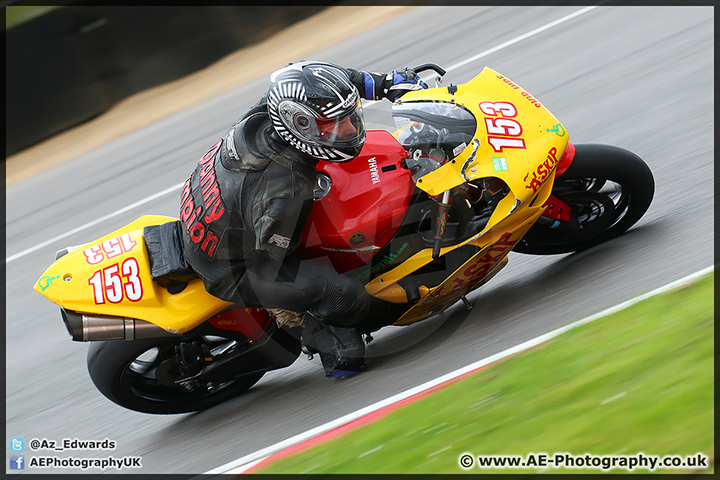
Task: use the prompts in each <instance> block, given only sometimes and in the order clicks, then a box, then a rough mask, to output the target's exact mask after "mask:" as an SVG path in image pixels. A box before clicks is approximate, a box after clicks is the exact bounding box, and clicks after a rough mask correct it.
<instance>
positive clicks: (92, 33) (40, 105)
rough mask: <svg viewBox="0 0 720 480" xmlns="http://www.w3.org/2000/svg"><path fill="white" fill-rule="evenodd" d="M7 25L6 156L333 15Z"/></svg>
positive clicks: (182, 10)
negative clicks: (303, 23) (138, 95)
mask: <svg viewBox="0 0 720 480" xmlns="http://www.w3.org/2000/svg"><path fill="white" fill-rule="evenodd" d="M3 3H4V6H6V7H7V8H5V15H6V22H5V24H6V29H7V31H6V37H5V38H6V40H5V41H6V45H7V48H6V52H7V53H6V55H7V56H6V82H7V83H6V88H7V92H8V95H7V96H6V101H7V107H6V108H7V110H6V121H7V123H6V125H7V127H6V135H7V143H6V147H5V149H6V150H5V153H6V155H12V154H14V153H17V152H18V151H20V150H22V149H25V148H27V147H29V146H31V145H33V144H36V143H38V142H40V141H42V140H45V139H47V138H49V137H51V136H52V135H55V134H57V133H59V132H61V131H63V130H65V129H67V128H70V127H73V126H75V125H78V124H80V123H82V122H84V121H87V120H89V119H91V118H93V117H96V116H97V115H99V114H101V113H103V112H104V111H106V110H107V109H108V108H110V107H111V106H112V105H114V104H115V103H117V102H118V101H119V100H122V99H123V98H126V97H128V96H130V95H132V94H134V93H136V92H139V91H142V90H145V89H148V88H151V87H154V86H157V85H160V84H162V83H165V82H169V81H172V80H175V79H177V78H180V77H182V76H185V75H188V74H189V73H192V72H194V71H197V70H199V69H202V68H204V67H206V66H208V65H210V64H212V63H214V62H216V61H217V60H219V59H220V58H222V57H223V56H225V55H227V54H229V53H231V52H233V51H235V50H237V49H240V48H243V47H246V46H248V45H252V44H255V43H257V42H259V41H261V40H263V39H265V38H268V37H270V36H271V35H273V34H275V33H277V32H278V31H279V30H282V29H284V28H285V27H287V26H289V25H291V24H293V23H296V22H298V21H301V20H303V19H305V18H307V17H309V16H311V15H313V14H315V13H318V12H319V11H321V10H323V9H325V8H327V6H330V5H333V4H334V3H336V2H330V3H328V4H327V5H324V6H310V5H295V6H293V5H285V6H283V7H282V8H278V7H277V6H272V5H269V6H209V7H205V8H202V9H188V8H187V7H180V6H178V7H172V6H171V7H161V6H150V7H144V8H143V9H142V11H141V12H139V11H138V9H137V8H136V7H118V6H100V5H93V6H87V5H80V4H79V5H74V4H73V2H67V6H25V5H24V4H25V3H26V2H3Z"/></svg>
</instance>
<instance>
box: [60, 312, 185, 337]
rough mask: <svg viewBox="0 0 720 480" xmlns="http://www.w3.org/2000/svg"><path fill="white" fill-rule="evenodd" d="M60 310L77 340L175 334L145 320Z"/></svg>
mask: <svg viewBox="0 0 720 480" xmlns="http://www.w3.org/2000/svg"><path fill="white" fill-rule="evenodd" d="M60 312H61V313H62V317H63V322H65V327H66V328H67V331H68V332H69V333H70V336H71V337H72V339H73V340H74V341H76V342H95V341H101V340H141V339H145V338H159V337H171V336H174V334H172V333H169V332H166V331H165V330H163V329H162V328H160V327H158V326H157V325H155V324H154V323H150V322H146V321H145V320H138V319H135V318H123V317H113V316H109V315H86V314H82V313H78V312H73V311H71V310H65V309H64V308H61V309H60Z"/></svg>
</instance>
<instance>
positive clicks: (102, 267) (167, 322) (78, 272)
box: [35, 215, 231, 333]
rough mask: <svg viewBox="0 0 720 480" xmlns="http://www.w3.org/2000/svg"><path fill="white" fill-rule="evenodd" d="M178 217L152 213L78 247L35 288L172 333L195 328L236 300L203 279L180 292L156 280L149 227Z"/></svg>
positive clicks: (71, 304) (76, 307)
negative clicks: (146, 239) (148, 241)
mask: <svg viewBox="0 0 720 480" xmlns="http://www.w3.org/2000/svg"><path fill="white" fill-rule="evenodd" d="M173 220H176V219H175V218H172V217H165V216H157V215H146V216H143V217H140V218H138V219H137V220H135V221H134V222H132V223H130V224H128V225H125V226H124V227H122V228H120V229H119V230H116V231H114V232H112V233H109V234H108V235H106V236H104V237H102V238H99V239H97V240H95V241H93V242H91V243H88V244H86V245H83V246H81V247H79V248H77V249H75V250H73V251H72V252H70V253H68V254H67V255H65V256H63V257H62V258H60V259H58V260H57V261H56V262H55V263H53V264H52V265H51V266H50V268H48V269H47V270H46V271H45V272H44V273H43V274H42V276H41V277H40V279H39V280H38V281H37V282H36V283H35V290H37V291H38V292H39V293H40V294H42V295H44V296H45V297H47V298H49V299H50V300H52V301H53V302H55V303H57V304H58V305H60V306H61V307H63V308H65V309H68V310H73V311H77V312H82V313H95V314H100V315H113V316H117V317H127V318H136V319H140V320H145V321H148V322H151V323H154V324H155V325H158V326H160V327H162V328H163V329H165V330H166V331H168V332H171V333H183V332H186V331H188V330H191V329H192V328H194V327H196V326H197V325H199V324H200V323H202V322H203V321H205V320H207V319H208V318H209V317H211V316H213V315H215V314H217V313H219V312H220V311H222V310H224V309H225V308H227V307H229V306H230V305H231V304H230V303H228V302H225V301H223V300H220V299H219V298H217V297H214V296H212V295H210V294H209V293H207V291H206V290H205V287H204V285H203V283H202V281H201V280H200V279H196V280H193V281H191V282H189V283H188V285H187V286H186V287H185V289H184V290H183V291H181V292H180V293H176V294H171V293H169V292H168V291H167V289H166V288H164V287H161V286H160V285H158V284H157V283H155V282H153V281H152V278H151V276H150V263H149V260H148V254H147V250H146V248H145V242H144V241H143V227H146V226H150V225H158V224H161V223H165V222H169V221H173Z"/></svg>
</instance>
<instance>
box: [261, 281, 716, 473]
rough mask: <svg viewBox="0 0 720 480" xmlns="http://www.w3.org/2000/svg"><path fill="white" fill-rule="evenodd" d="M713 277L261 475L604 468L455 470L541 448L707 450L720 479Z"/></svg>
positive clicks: (600, 322) (463, 382)
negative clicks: (463, 460) (465, 462)
mask: <svg viewBox="0 0 720 480" xmlns="http://www.w3.org/2000/svg"><path fill="white" fill-rule="evenodd" d="M713 278H714V277H713V275H710V276H709V277H706V278H704V279H703V280H701V281H700V282H697V283H695V284H693V285H691V286H689V287H685V288H682V289H680V290H675V291H672V292H669V293H666V294H663V295H659V296H655V297H653V298H650V299H648V300H645V301H643V302H641V303H638V304H636V305H634V306H632V307H630V308H627V309H625V310H623V311H621V312H619V313H616V314H614V315H611V316H609V317H606V318H603V319H600V320H596V321H595V322H592V323H589V324H587V325H584V326H581V327H578V328H576V329H573V330H571V331H569V332H567V333H565V334H563V335H561V336H559V337H556V338H555V339H554V340H552V341H550V342H549V343H547V344H545V345H542V346H540V347H537V348H535V349H532V350H529V351H526V352H524V353H522V354H518V355H516V356H514V357H511V358H508V359H506V360H504V361H502V362H500V363H498V364H495V365H493V366H491V367H490V368H488V369H486V370H483V371H481V372H478V373H477V374H475V375H473V376H470V377H467V378H465V379H462V380H459V381H458V382H456V383H453V384H452V385H450V386H449V387H447V388H444V389H442V390H440V391H438V392H436V393H433V394H431V395H429V396H428V397H425V398H423V399H422V400H419V401H418V402H416V403H412V404H410V405H408V406H406V407H403V408H400V409H399V410H397V411H394V412H392V413H391V414H389V415H388V416H386V417H384V418H382V419H381V420H379V421H377V422H375V423H373V424H370V425H368V426H366V427H363V428H361V429H358V430H355V431H353V432H351V433H349V434H347V435H345V436H342V437H339V438H337V439H335V440H333V441H330V442H328V443H326V444H322V445H319V446H317V447H314V448H312V449H310V450H307V451H305V452H301V453H299V454H297V455H296V456H293V457H288V458H283V459H280V460H278V461H276V462H275V463H273V464H271V465H269V466H268V467H266V468H264V469H262V470H260V471H259V473H406V474H413V473H416V474H418V473H465V472H467V473H476V474H477V473H537V472H553V471H554V472H559V471H562V472H563V473H570V472H575V473H598V472H601V470H587V469H575V470H571V469H562V470H553V469H549V470H545V469H543V468H538V467H531V468H525V469H520V468H517V469H497V470H490V469H479V468H477V467H476V468H471V469H469V470H463V469H462V468H460V467H459V464H458V459H459V457H460V455H462V454H463V453H470V454H473V455H475V456H478V455H500V454H504V455H523V456H524V455H526V454H528V453H541V452H544V453H547V454H549V455H553V454H555V453H564V452H569V453H571V454H574V455H584V454H586V453H590V454H594V455H609V454H620V455H633V454H637V453H639V452H642V453H644V454H645V455H659V456H663V455H693V454H696V453H698V452H702V453H703V454H705V455H707V456H708V457H709V458H710V462H711V467H710V469H709V470H705V472H712V471H714V470H713V468H712V461H713V460H712V459H713V458H714V433H713V432H714V429H713V423H714V406H713V405H714V394H713V388H714V381H713V368H714V362H713V354H714V343H713V328H714V327H713V323H714V322H713ZM632 472H633V473H649V470H646V469H634V470H633V471H632ZM681 472H683V470H667V469H657V470H655V471H654V473H681ZM610 473H627V472H626V470H620V469H616V470H611V471H610Z"/></svg>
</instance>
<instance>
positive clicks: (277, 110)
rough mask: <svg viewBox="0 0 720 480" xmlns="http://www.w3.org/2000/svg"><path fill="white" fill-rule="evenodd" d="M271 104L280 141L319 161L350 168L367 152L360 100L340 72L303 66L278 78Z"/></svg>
mask: <svg viewBox="0 0 720 480" xmlns="http://www.w3.org/2000/svg"><path fill="white" fill-rule="evenodd" d="M267 104H268V112H269V114H270V119H271V120H272V124H273V127H275V131H276V132H277V133H278V135H280V137H281V138H282V139H283V140H285V141H287V142H288V143H290V145H292V146H293V147H295V148H296V149H298V150H300V151H301V152H304V153H306V154H307V155H309V156H311V157H313V158H315V159H318V160H326V161H329V162H346V161H348V160H352V159H353V158H355V157H357V156H358V154H359V153H360V150H362V146H363V143H364V142H365V120H364V118H363V109H362V104H361V103H360V95H359V93H358V90H357V88H356V87H355V85H353V83H352V82H351V81H350V78H349V76H348V74H347V73H346V72H345V70H344V69H342V68H340V67H337V66H335V65H332V64H329V63H322V62H305V61H303V62H298V63H292V64H290V65H287V66H286V67H284V68H281V69H280V70H277V71H275V72H273V73H272V74H271V75H270V85H269V87H268V94H267Z"/></svg>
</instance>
